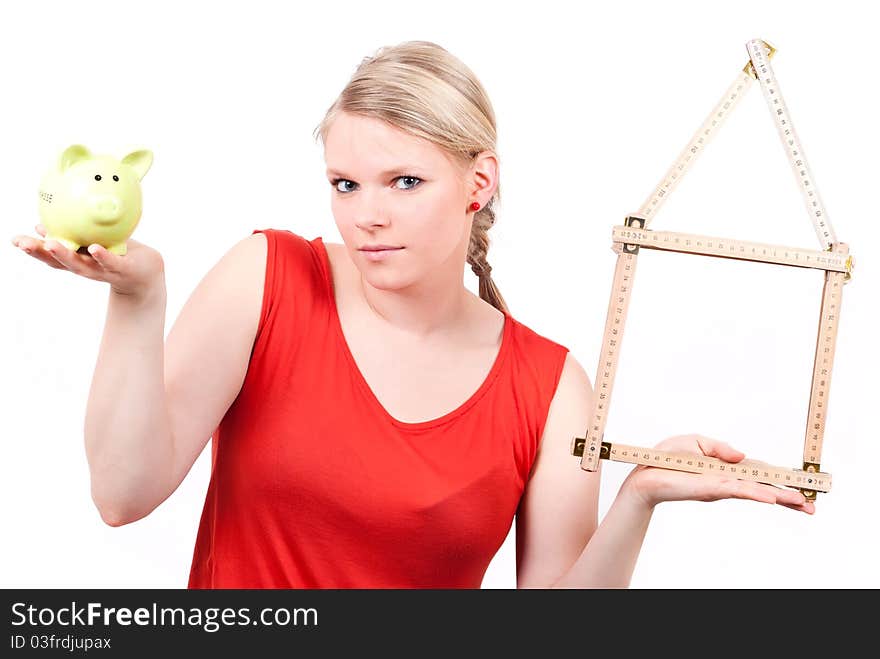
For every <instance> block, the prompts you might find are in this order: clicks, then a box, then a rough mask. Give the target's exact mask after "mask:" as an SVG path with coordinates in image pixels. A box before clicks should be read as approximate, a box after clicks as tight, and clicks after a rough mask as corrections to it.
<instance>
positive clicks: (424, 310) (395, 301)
mask: <svg viewBox="0 0 880 659" xmlns="http://www.w3.org/2000/svg"><path fill="white" fill-rule="evenodd" d="M360 282H361V290H362V292H363V296H364V300H366V303H367V305H368V306H369V307H370V309H372V311H373V313H374V314H375V315H376V317H377V318H379V319H380V320H382V321H384V322H385V323H387V324H388V325H389V326H391V327H392V328H393V329H395V330H399V331H401V332H403V333H405V334H408V335H411V336H412V337H413V338H416V339H427V338H430V337H432V336H434V335H437V334H445V333H448V332H451V331H452V330H454V329H455V328H456V327H460V326H461V324H462V322H463V320H464V319H465V318H466V317H467V315H466V312H467V311H468V309H469V305H470V303H471V298H473V297H474V296H473V294H472V293H471V292H470V291H468V290H467V288H465V286H464V284H463V283H462V282H461V281H458V282H452V281H451V280H447V279H442V278H438V277H435V278H431V279H430V280H425V281H421V282H418V283H415V284H412V285H411V286H407V287H406V288H403V289H397V290H394V291H386V290H382V289H379V288H376V287H374V286H371V285H370V284H369V283H367V282H366V281H365V280H364V277H363V275H361V276H360Z"/></svg>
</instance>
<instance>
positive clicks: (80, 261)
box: [45, 240, 103, 280]
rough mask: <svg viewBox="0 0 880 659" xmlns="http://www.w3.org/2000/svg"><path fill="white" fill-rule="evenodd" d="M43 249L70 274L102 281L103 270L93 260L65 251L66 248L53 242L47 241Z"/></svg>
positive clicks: (68, 250)
mask: <svg viewBox="0 0 880 659" xmlns="http://www.w3.org/2000/svg"><path fill="white" fill-rule="evenodd" d="M45 249H46V251H47V252H49V254H51V255H52V257H53V258H55V259H56V260H57V261H58V262H59V263H60V264H62V265H63V266H64V267H65V268H67V269H68V270H70V271H71V272H73V273H75V274H77V275H81V276H83V277H88V278H89V279H99V280H100V279H102V276H101V275H102V274H103V269H102V268H101V266H100V265H98V264H97V263H96V262H95V260H94V259H91V258H89V257H88V256H82V255H80V254H78V253H76V252H74V251H72V250H70V249H67V247H65V246H64V245H62V244H61V243H59V242H58V241H55V240H47V241H46V243H45Z"/></svg>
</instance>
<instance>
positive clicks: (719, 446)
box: [697, 436, 746, 462]
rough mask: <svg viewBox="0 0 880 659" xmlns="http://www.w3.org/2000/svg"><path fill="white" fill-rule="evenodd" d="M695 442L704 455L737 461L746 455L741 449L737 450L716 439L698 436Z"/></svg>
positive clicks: (727, 460)
mask: <svg viewBox="0 0 880 659" xmlns="http://www.w3.org/2000/svg"><path fill="white" fill-rule="evenodd" d="M697 443H698V444H699V445H700V450H701V451H702V452H703V453H704V454H705V455H707V456H709V457H712V458H719V459H721V460H724V461H725V462H739V461H740V460H742V459H743V458H744V457H746V454H745V453H743V452H742V451H738V450H736V449H735V448H733V447H732V446H730V445H729V444H726V443H724V442H722V441H719V440H717V439H711V438H709V437H703V436H698V437H697Z"/></svg>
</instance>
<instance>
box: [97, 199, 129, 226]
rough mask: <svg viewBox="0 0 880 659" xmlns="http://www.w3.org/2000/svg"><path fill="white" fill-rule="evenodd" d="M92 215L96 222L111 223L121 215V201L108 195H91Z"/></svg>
mask: <svg viewBox="0 0 880 659" xmlns="http://www.w3.org/2000/svg"><path fill="white" fill-rule="evenodd" d="M92 217H93V218H94V220H95V223H97V224H113V223H115V222H117V221H118V220H119V218H121V217H122V202H121V201H120V199H119V198H118V197H112V196H109V195H102V196H96V197H93V198H92Z"/></svg>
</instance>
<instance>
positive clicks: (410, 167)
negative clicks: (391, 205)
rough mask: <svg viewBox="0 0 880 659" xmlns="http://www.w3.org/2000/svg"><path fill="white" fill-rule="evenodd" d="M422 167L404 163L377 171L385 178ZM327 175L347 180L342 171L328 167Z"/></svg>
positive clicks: (420, 169) (419, 169) (418, 169)
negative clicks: (400, 165)
mask: <svg viewBox="0 0 880 659" xmlns="http://www.w3.org/2000/svg"><path fill="white" fill-rule="evenodd" d="M422 169H423V168H422V167H420V166H418V165H404V166H402V167H395V168H394V169H386V170H385V171H384V172H379V177H380V178H385V177H386V176H390V175H391V174H406V173H410V172H414V171H422ZM327 176H333V177H337V176H338V177H340V178H344V179H346V180H349V177H348V175H347V174H344V173H342V172H338V171H336V170H335V169H328V170H327Z"/></svg>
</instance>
